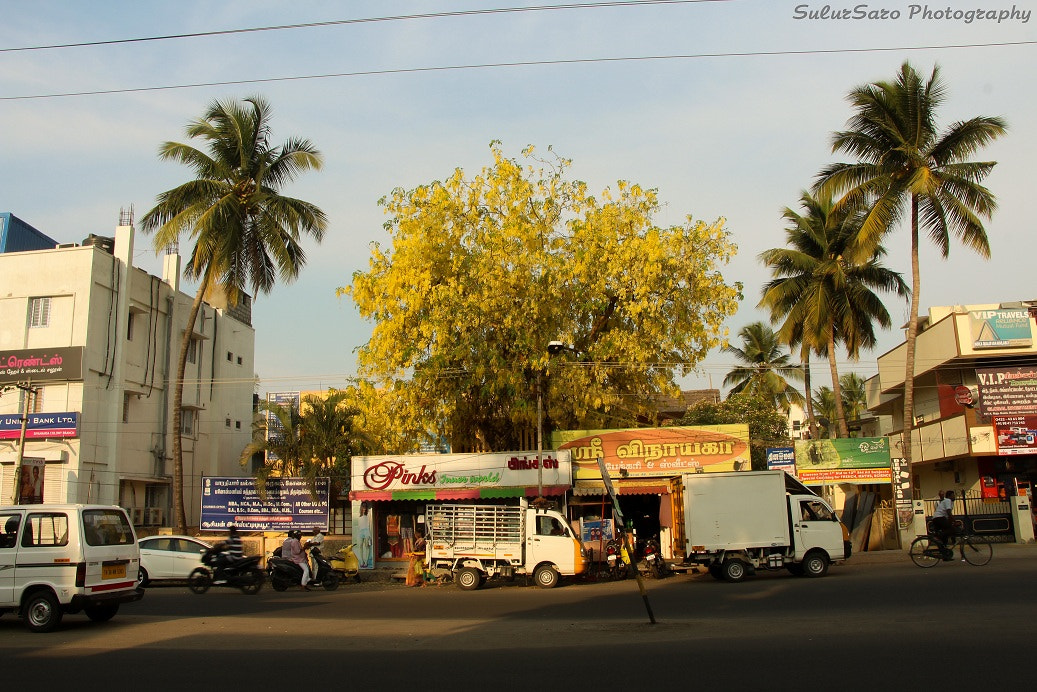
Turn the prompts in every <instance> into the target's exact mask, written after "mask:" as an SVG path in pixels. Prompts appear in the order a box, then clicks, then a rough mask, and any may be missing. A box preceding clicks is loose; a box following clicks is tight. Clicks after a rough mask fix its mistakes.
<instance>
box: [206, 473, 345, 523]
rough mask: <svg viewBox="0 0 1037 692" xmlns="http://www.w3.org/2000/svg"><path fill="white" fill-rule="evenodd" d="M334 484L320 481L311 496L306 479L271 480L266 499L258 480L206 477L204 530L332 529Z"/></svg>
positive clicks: (268, 484)
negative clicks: (331, 510) (331, 516)
mask: <svg viewBox="0 0 1037 692" xmlns="http://www.w3.org/2000/svg"><path fill="white" fill-rule="evenodd" d="M330 486H331V481H330V479H328V478H317V479H316V480H315V483H314V488H313V491H314V492H312V493H311V488H310V481H309V480H308V479H306V478H296V477H292V478H268V479H267V480H266V497H265V498H263V497H261V496H260V493H259V488H258V487H256V479H255V478H226V477H213V476H206V477H204V478H202V520H201V525H200V527H199V528H201V530H202V531H226V530H227V527H228V526H230V525H231V524H234V525H235V526H237V527H238V528H239V529H243V530H245V531H287V530H288V529H309V528H312V527H314V526H320V527H322V528H325V529H326V528H327V527H328V511H329V508H330V504H329V502H328V493H329V488H330Z"/></svg>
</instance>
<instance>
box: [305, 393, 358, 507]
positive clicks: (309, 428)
mask: <svg viewBox="0 0 1037 692" xmlns="http://www.w3.org/2000/svg"><path fill="white" fill-rule="evenodd" d="M347 398H348V392H345V391H341V390H334V389H333V390H331V391H330V392H329V393H328V394H327V395H326V396H317V395H308V396H305V397H303V400H302V403H303V414H302V429H301V436H302V439H303V441H304V443H305V445H306V449H307V454H308V459H307V462H306V463H305V464H304V465H303V475H305V476H306V478H307V479H309V481H310V484H311V487H312V485H313V483H314V482H315V480H316V478H317V477H319V476H329V477H331V478H332V479H333V480H334V481H335V482H337V483H339V484H342V483H343V481H345V482H346V483H347V484H348V480H349V461H350V459H351V457H352V456H353V455H354V454H364V453H367V452H368V450H369V449H370V447H371V445H370V442H369V441H368V438H367V436H366V435H364V434H363V433H362V432H360V431H359V430H358V429H357V425H356V419H357V417H358V416H359V415H360V409H358V408H356V407H353V406H349V405H347V404H346V401H347Z"/></svg>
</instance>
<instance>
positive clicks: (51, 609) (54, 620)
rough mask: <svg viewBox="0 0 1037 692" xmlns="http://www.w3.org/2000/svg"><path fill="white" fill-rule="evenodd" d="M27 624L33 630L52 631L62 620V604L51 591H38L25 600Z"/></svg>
mask: <svg viewBox="0 0 1037 692" xmlns="http://www.w3.org/2000/svg"><path fill="white" fill-rule="evenodd" d="M22 612H24V613H25V624H26V626H27V627H28V628H29V631H31V632H50V631H51V630H53V629H54V628H55V627H57V626H58V624H59V623H60V622H61V616H62V615H64V613H63V612H62V611H61V605H60V604H59V603H58V599H57V598H55V597H54V594H52V593H51V592H50V591H37V592H36V593H34V594H33V595H32V596H29V598H28V599H27V600H26V601H25V610H24V611H22Z"/></svg>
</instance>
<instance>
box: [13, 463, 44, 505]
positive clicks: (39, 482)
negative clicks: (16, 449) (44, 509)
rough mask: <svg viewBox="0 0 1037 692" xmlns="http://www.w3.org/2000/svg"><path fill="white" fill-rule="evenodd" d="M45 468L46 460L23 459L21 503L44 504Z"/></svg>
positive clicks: (20, 479)
mask: <svg viewBox="0 0 1037 692" xmlns="http://www.w3.org/2000/svg"><path fill="white" fill-rule="evenodd" d="M45 468H46V462H45V461H44V460H43V459H35V458H33V459H29V458H24V459H22V470H21V476H20V477H19V482H20V484H21V485H20V489H19V491H18V495H19V497H20V504H23V505H41V504H43V475H44V469H45Z"/></svg>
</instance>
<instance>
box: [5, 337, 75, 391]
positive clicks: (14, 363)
mask: <svg viewBox="0 0 1037 692" xmlns="http://www.w3.org/2000/svg"><path fill="white" fill-rule="evenodd" d="M81 379H83V347H82V346H73V347H67V348H27V349H19V350H17V351H11V350H0V384H3V383H5V382H29V381H32V382H46V381H68V380H81Z"/></svg>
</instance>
